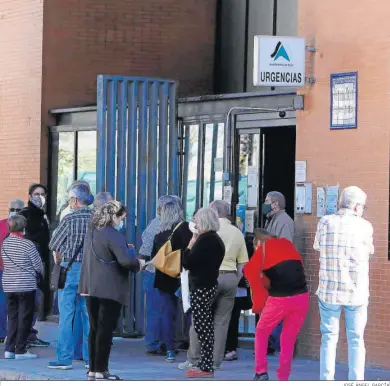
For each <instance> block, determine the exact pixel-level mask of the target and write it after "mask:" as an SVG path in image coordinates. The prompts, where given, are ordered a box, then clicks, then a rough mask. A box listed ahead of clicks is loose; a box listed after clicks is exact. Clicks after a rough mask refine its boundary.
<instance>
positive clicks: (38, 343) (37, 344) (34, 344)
mask: <svg viewBox="0 0 390 386" xmlns="http://www.w3.org/2000/svg"><path fill="white" fill-rule="evenodd" d="M30 347H50V343H49V342H45V341H43V340H41V339H38V338H37V339H35V340H29V341H28V342H27V348H30Z"/></svg>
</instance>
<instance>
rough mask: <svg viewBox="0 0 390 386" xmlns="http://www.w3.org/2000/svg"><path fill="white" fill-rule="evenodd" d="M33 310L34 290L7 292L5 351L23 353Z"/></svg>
mask: <svg viewBox="0 0 390 386" xmlns="http://www.w3.org/2000/svg"><path fill="white" fill-rule="evenodd" d="M34 311H35V291H31V292H11V293H7V314H8V327H7V342H6V345H5V351H9V352H12V353H15V354H25V353H26V345H27V339H28V336H29V334H30V331H31V324H32V321H33V317H34Z"/></svg>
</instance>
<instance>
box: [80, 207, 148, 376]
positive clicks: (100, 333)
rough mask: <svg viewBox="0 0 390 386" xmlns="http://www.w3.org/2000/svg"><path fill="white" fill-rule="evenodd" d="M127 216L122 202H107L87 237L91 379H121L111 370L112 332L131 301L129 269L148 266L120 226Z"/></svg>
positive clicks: (84, 279)
mask: <svg viewBox="0 0 390 386" xmlns="http://www.w3.org/2000/svg"><path fill="white" fill-rule="evenodd" d="M125 216H126V210H125V208H124V206H123V205H122V204H121V203H120V202H118V201H109V202H107V203H106V204H104V205H103V206H102V207H100V208H98V209H97V210H96V211H95V212H94V214H93V218H92V224H91V227H90V228H89V229H88V232H87V234H86V237H85V252H84V259H83V265H82V269H81V279H80V285H79V292H80V294H82V295H87V296H88V297H87V308H88V314H89V323H90V333H89V366H90V368H89V373H88V378H89V379H96V380H114V381H116V380H120V378H119V377H118V376H116V375H112V374H110V373H109V371H108V360H109V356H110V351H111V342H112V335H113V332H114V330H115V328H116V325H117V322H118V318H119V314H120V310H121V308H122V305H125V304H127V302H128V296H129V294H128V291H129V286H130V283H129V272H130V271H132V272H138V271H139V270H140V269H142V267H143V265H144V262H143V261H141V260H138V259H137V258H136V252H135V250H134V248H133V247H131V248H129V247H128V246H127V243H126V238H125V236H123V235H122V234H121V233H120V232H119V231H118V230H117V229H116V228H117V227H118V226H119V225H120V224H121V222H122V221H123V219H124V218H125Z"/></svg>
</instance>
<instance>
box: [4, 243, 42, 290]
mask: <svg viewBox="0 0 390 386" xmlns="http://www.w3.org/2000/svg"><path fill="white" fill-rule="evenodd" d="M1 251H2V253H4V254H5V256H7V258H8V259H9V260H10V261H11V262H12V263H13V264H14V265H16V266H17V267H18V268H20V269H21V270H22V271H24V272H27V273H28V274H29V275H31V276H33V277H34V278H35V281H36V283H37V288H38V289H39V290H40V291H44V289H45V279H44V277H43V275H42V273H41V272H38V271H36V270H35V269H34V267H33V265H32V263H31V267H32V269H33V271H34V273H32V272H31V271H29V270H28V269H25V268H23V267H21V266H20V265H19V264H16V263H15V262H14V261H13V260H12V259H11V258H10V257H9V255H8V253H7V252H6V251H5V249H4V245H3V246H2V248H1Z"/></svg>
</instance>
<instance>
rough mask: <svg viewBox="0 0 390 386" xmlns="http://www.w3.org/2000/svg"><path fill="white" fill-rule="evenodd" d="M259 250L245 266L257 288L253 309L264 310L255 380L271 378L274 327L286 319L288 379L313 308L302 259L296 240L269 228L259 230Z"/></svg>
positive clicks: (283, 373)
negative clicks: (269, 349)
mask: <svg viewBox="0 0 390 386" xmlns="http://www.w3.org/2000/svg"><path fill="white" fill-rule="evenodd" d="M254 245H255V248H256V250H255V253H254V255H253V257H252V258H251V259H250V261H249V262H248V264H247V265H246V266H245V267H244V275H245V277H246V278H247V280H248V281H249V283H250V286H251V288H252V291H253V310H254V311H255V312H261V315H260V320H259V322H258V323H257V326H256V332H255V372H256V375H255V378H254V380H255V381H268V380H269V377H268V368H267V367H268V366H267V347H268V339H269V336H270V334H271V333H272V331H273V329H274V327H275V326H276V325H277V324H278V323H279V322H280V321H283V328H282V336H283V339H282V340H281V347H280V358H279V368H278V370H277V376H278V380H280V381H287V380H288V379H289V376H290V372H291V363H292V358H293V354H294V346H295V342H296V338H297V336H298V333H299V331H300V330H301V328H302V326H303V323H304V321H305V318H306V315H307V312H308V310H309V293H308V289H307V284H306V278H305V271H304V267H303V262H302V258H301V256H300V255H299V253H298V251H297V250H296V249H295V247H294V245H293V243H291V241H289V240H287V239H285V238H277V237H276V236H275V235H272V234H270V233H269V232H267V231H266V230H263V229H256V230H255V242H254Z"/></svg>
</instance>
